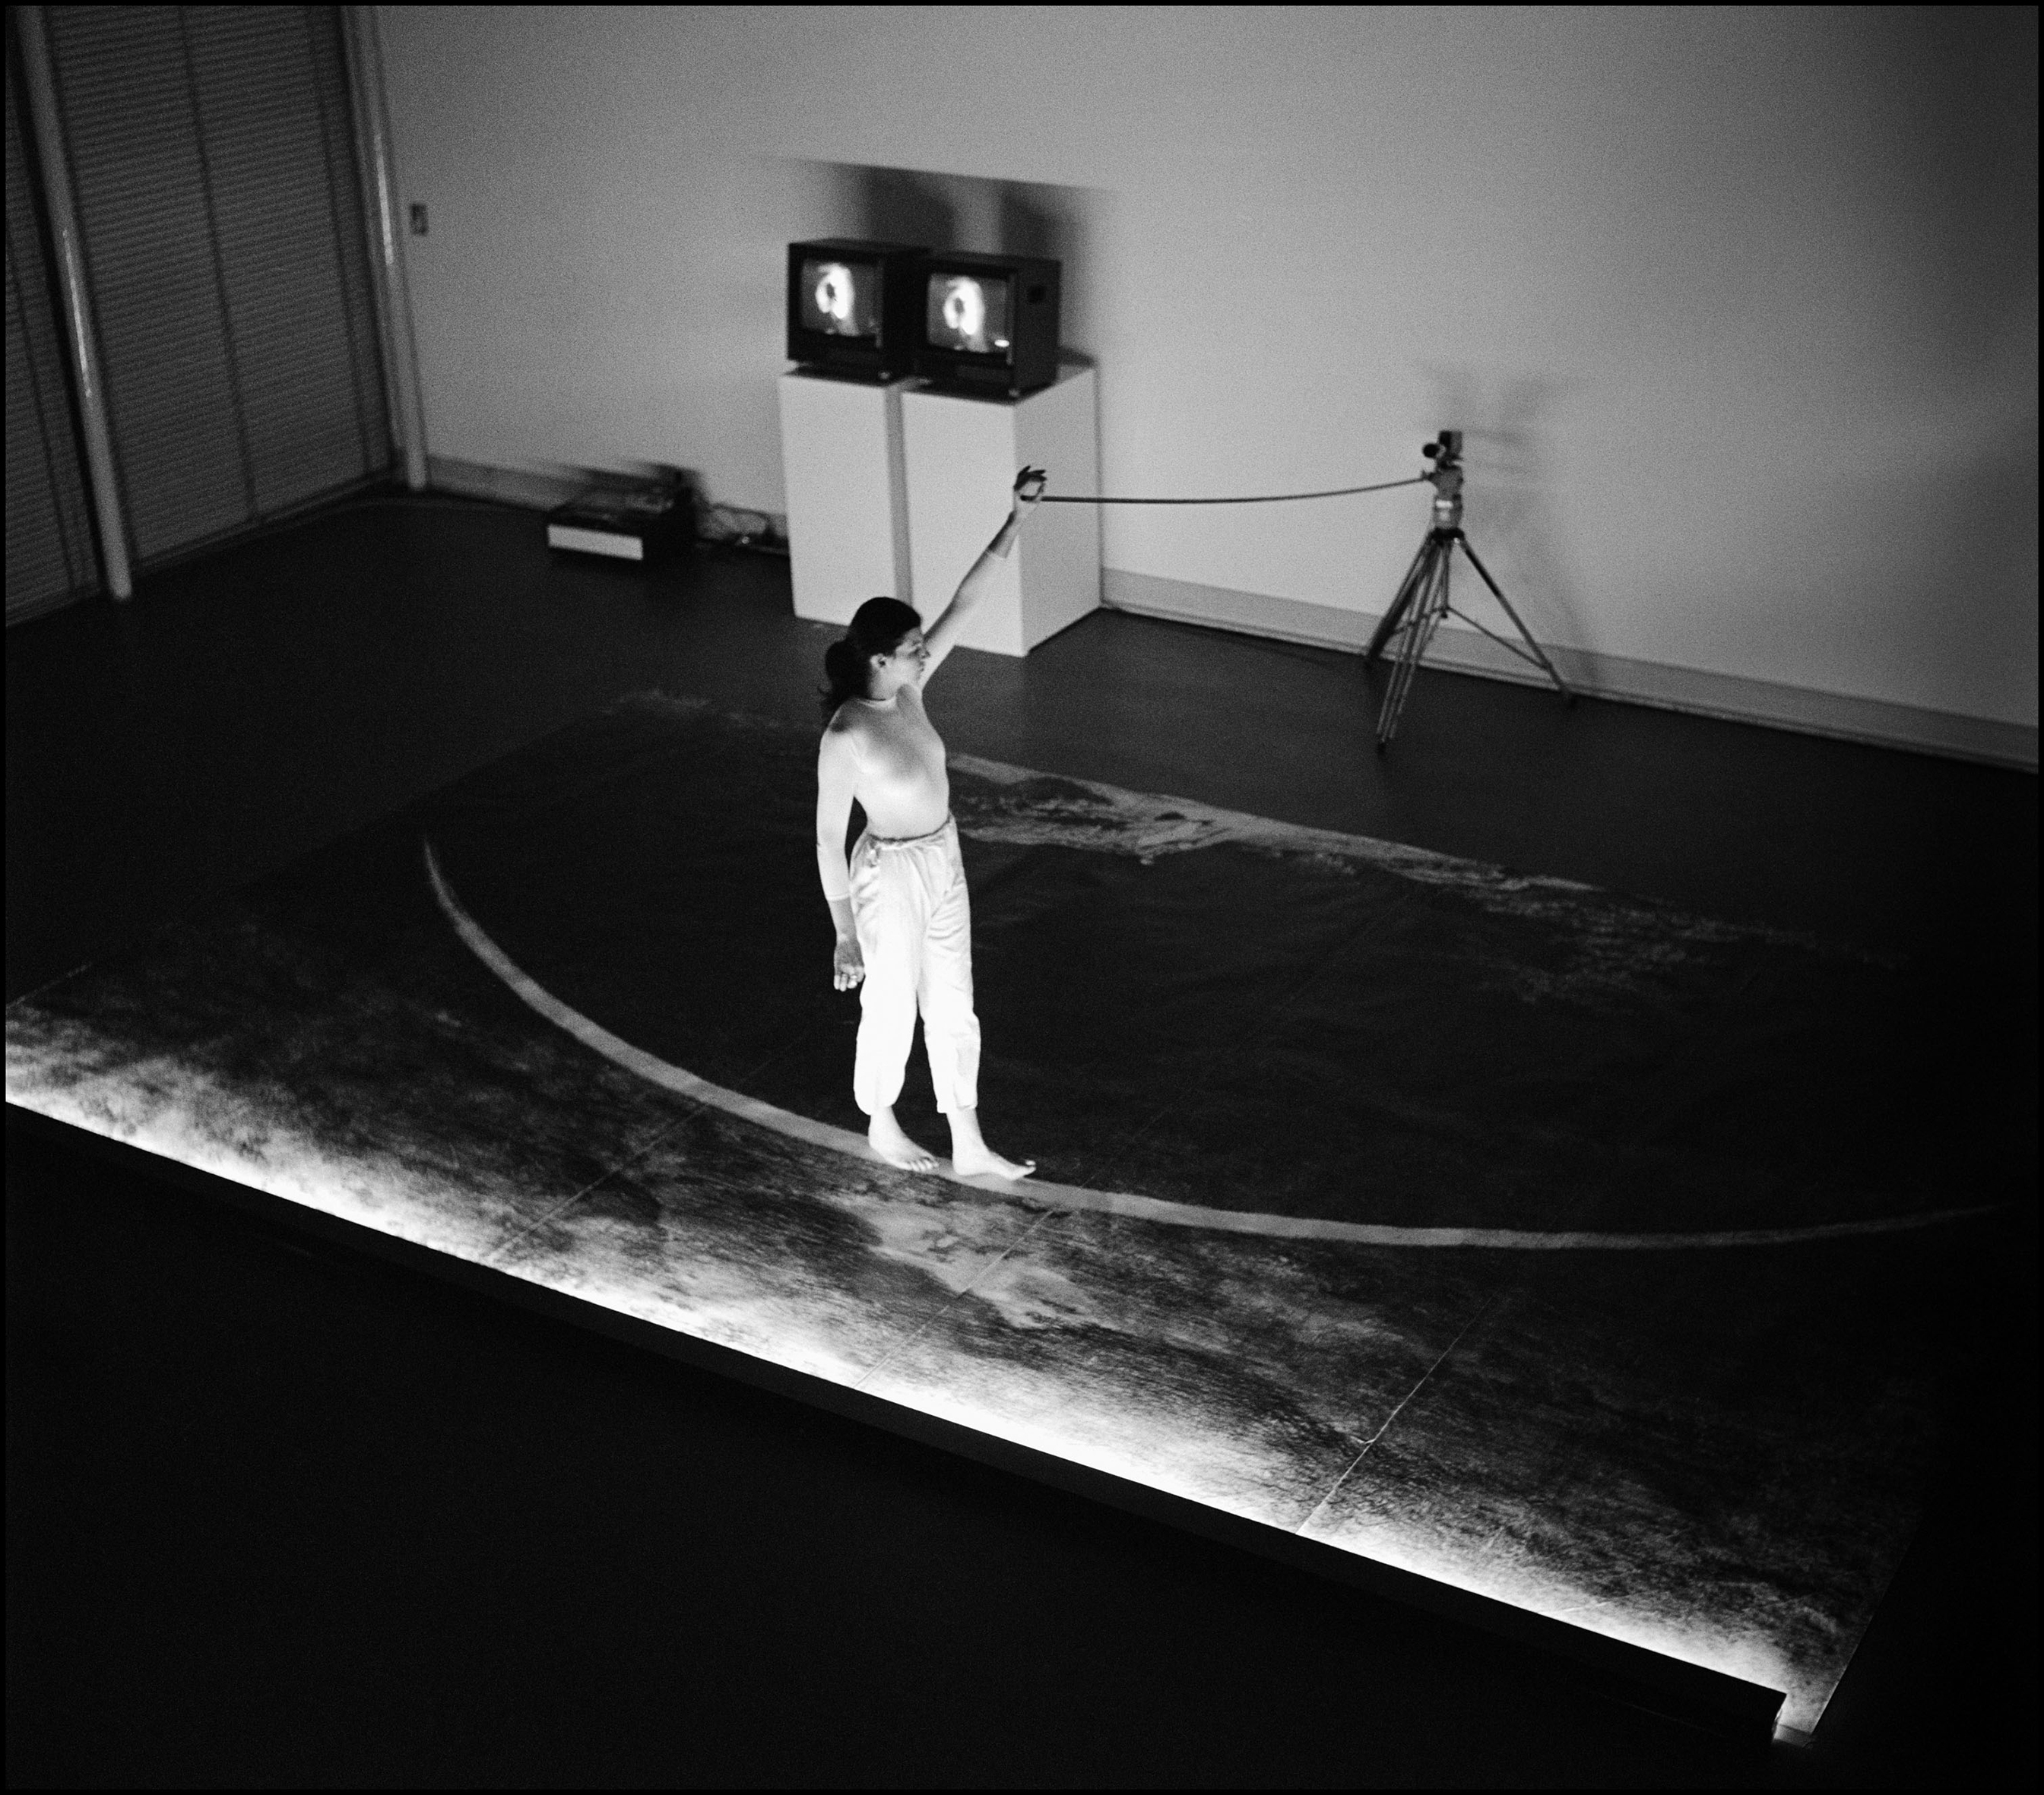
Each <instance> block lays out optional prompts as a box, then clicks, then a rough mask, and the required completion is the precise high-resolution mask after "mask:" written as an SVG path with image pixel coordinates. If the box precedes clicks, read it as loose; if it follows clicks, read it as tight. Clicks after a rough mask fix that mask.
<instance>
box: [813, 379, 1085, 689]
mask: <svg viewBox="0 0 2044 1795" xmlns="http://www.w3.org/2000/svg"><path fill="white" fill-rule="evenodd" d="M1095 390H1096V389H1095V383H1094V380H1093V370H1092V369H1091V368H1066V369H1064V370H1062V371H1061V372H1060V373H1059V374H1058V379H1057V382H1056V384H1055V385H1051V386H1047V387H1045V388H1044V389H1043V390H1042V391H1041V392H1039V393H1031V394H1029V395H1028V397H1026V398H1022V399H982V398H970V399H968V398H962V397H959V396H958V395H957V394H955V393H939V392H937V391H936V390H935V389H932V388H928V387H918V388H916V389H913V390H911V391H909V392H906V393H903V394H902V395H901V439H902V449H903V459H904V463H905V469H906V471H907V476H908V492H909V567H910V574H911V579H912V582H913V586H914V589H915V591H916V595H917V596H916V598H915V599H914V600H912V602H913V604H915V607H916V609H917V610H919V611H920V612H922V614H923V622H924V626H925V627H928V625H929V624H931V623H934V622H935V621H936V618H937V615H938V613H939V612H941V611H942V610H943V608H944V607H945V606H946V605H947V604H949V603H950V602H951V594H952V593H955V592H956V591H957V590H958V584H959V581H961V580H962V579H963V578H964V577H965V576H966V573H967V572H968V571H969V570H970V568H971V566H972V564H973V562H975V561H977V560H978V558H979V555H980V551H981V550H982V549H984V548H985V547H986V545H987V543H989V541H991V540H992V539H993V533H994V531H997V530H998V529H999V528H1000V527H1001V519H1002V518H1003V517H1005V516H1006V515H1007V513H1008V503H1009V493H1010V491H1011V490H1012V488H1013V486H1014V484H1015V476H1016V474H1017V473H1018V472H1020V470H1021V469H1022V468H1023V467H1024V466H1030V467H1041V468H1046V469H1047V470H1049V472H1050V475H1051V490H1052V491H1053V492H1060V491H1062V492H1066V493H1097V492H1098V491H1099V490H1100V486H1099V483H1098V482H1099V478H1100V449H1099V441H1100V439H1099V435H1098V431H1097V423H1096V416H1097V413H1096V409H1095V398H1094V394H1095ZM790 527H792V525H791V526H790ZM1099 604H1100V511H1099V508H1098V507H1097V506H1095V505H1078V504H1047V505H1039V507H1038V508H1036V510H1035V512H1033V513H1032V515H1031V516H1030V519H1029V522H1028V525H1027V526H1026V527H1024V530H1023V532H1022V535H1021V539H1020V541H1018V542H1017V543H1016V545H1015V548H1014V551H1013V553H1012V554H1010V555H1009V558H1008V559H1007V560H1006V561H1005V562H1001V563H1000V564H999V566H998V570H997V575H996V578H995V583H994V586H993V590H992V591H990V592H989V593H987V595H986V596H985V598H984V599H983V600H982V601H981V604H980V606H979V608H978V610H976V611H975V612H974V613H973V615H972V617H971V619H970V621H969V622H968V623H966V628H965V632H964V634H963V635H961V636H960V637H959V642H960V643H961V644H962V646H965V647H967V648H984V649H987V650H991V651H992V652H993V653H994V654H1028V652H1029V650H1031V649H1032V648H1034V647H1035V646H1036V644H1037V643H1038V642H1042V641H1043V640H1044V639H1046V638H1047V637H1049V636H1053V635H1056V634H1057V633H1058V631H1060V630H1062V629H1064V628H1066V627H1067V626H1068V625H1070V624H1072V623H1077V622H1078V620H1079V619H1080V618H1082V617H1083V616H1085V614H1086V613H1087V612H1089V611H1093V610H1096V609H1097V608H1099Z"/></svg>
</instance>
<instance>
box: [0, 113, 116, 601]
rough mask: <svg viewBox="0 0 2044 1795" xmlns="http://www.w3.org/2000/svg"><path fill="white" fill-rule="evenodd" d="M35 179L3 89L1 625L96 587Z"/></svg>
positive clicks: (96, 567) (18, 122) (96, 571)
mask: <svg viewBox="0 0 2044 1795" xmlns="http://www.w3.org/2000/svg"><path fill="white" fill-rule="evenodd" d="M33 179H34V177H33V171H32V170H31V169H30V167H29V159H28V153H27V149H26V146H25V144H24V143H23V140H22V130H21V119H20V118H19V117H18V116H17V113H16V111H15V106H14V83H13V81H12V80H11V79H10V81H9V82H8V83H7V618H8V621H9V622H10V623H11V622H13V621H14V620H15V619H17V618H20V617H25V616H32V615H33V614H34V613H35V612H38V611H46V610H48V609H49V608H51V607H52V605H56V604H62V603H63V601H64V600H66V599H67V598H75V597H76V596H79V594H81V593H86V592H89V591H90V590H91V589H93V588H94V586H96V585H98V582H99V564H98V556H97V555H96V554H95V553H94V549H93V542H92V527H91V524H90V518H89V516H88V513H87V512H86V498H85V475H84V472H83V468H82V467H81V466H80V463H79V452H78V439H77V436H76V435H75V431H73V428H72V425H71V394H70V391H69V389H68V387H67V385H66V383H65V379H64V351H63V338H62V336H61V335H60V332H61V331H62V328H63V326H62V325H61V324H60V322H59V320H58V316H57V313H56V306H55V304H54V303H53V301H52V299H51V297H50V278H49V267H48V262H47V261H46V259H44V255H43V240H42V233H41V231H40V228H39V227H38V225H37V213H36V201H35V190H34V186H33Z"/></svg>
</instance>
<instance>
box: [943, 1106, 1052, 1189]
mask: <svg viewBox="0 0 2044 1795" xmlns="http://www.w3.org/2000/svg"><path fill="white" fill-rule="evenodd" d="M951 1169H952V1171H954V1172H957V1173H959V1175H960V1176H962V1177H966V1178H970V1177H974V1176H978V1174H979V1173H981V1172H987V1173H990V1174H991V1175H992V1176H994V1177H996V1178H1027V1177H1028V1176H1029V1174H1030V1173H1031V1172H1034V1171H1035V1169H1036V1162H1035V1160H1021V1161H1020V1163H1017V1162H1016V1160H1005V1159H1003V1158H1002V1157H1001V1156H1000V1154H998V1153H996V1152H994V1150H993V1149H992V1148H991V1147H989V1146H988V1145H987V1144H986V1138H985V1136H984V1135H982V1133H980V1132H979V1112H978V1110H952V1111H951Z"/></svg>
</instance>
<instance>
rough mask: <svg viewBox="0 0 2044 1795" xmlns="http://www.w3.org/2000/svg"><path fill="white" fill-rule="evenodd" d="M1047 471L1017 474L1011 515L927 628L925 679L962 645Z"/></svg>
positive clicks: (1035, 469) (1037, 469)
mask: <svg viewBox="0 0 2044 1795" xmlns="http://www.w3.org/2000/svg"><path fill="white" fill-rule="evenodd" d="M1043 481H1044V474H1043V469H1041V468H1040V467H1025V468H1024V469H1023V470H1022V471H1021V472H1020V474H1016V476H1015V489H1014V493H1013V495H1012V498H1011V500H1010V501H1009V508H1008V516H1007V519H1006V520H1005V522H1004V523H1003V524H1001V527H1000V528H999V529H998V530H997V531H995V532H994V536H993V541H992V542H990V543H988V544H987V545H986V547H985V548H984V549H982V550H981V551H980V556H979V558H978V560H977V561H975V562H974V563H973V564H972V566H970V568H969V569H968V570H966V576H965V577H964V578H963V579H962V580H961V581H959V589H958V591H957V592H956V593H954V594H953V595H952V597H951V603H950V604H947V605H946V606H945V607H944V608H943V615H941V616H939V618H938V619H937V620H936V622H935V623H932V624H931V625H930V627H928V629H926V630H924V631H923V640H924V642H925V643H926V644H927V645H928V648H929V650H930V658H929V660H928V663H927V664H926V665H924V669H923V683H924V685H928V683H929V680H930V676H931V675H932V673H935V672H936V670H937V669H938V668H939V667H940V666H942V665H943V663H944V661H945V659H946V658H947V656H948V655H949V654H951V650H953V649H954V648H955V647H957V646H958V642H959V634H960V632H961V631H962V630H963V629H964V627H965V623H966V618H968V617H969V616H971V615H972V612H973V608H974V606H976V605H977V604H978V603H979V601H980V600H981V599H982V598H983V597H984V596H985V594H986V589H987V588H988V587H989V585H992V584H993V564H994V563H995V562H997V561H1005V560H1006V559H1007V558H1008V555H1009V550H1012V548H1013V547H1015V538H1016V534H1017V533H1018V532H1019V531H1020V529H1021V527H1022V523H1023V520H1024V519H1025V518H1026V517H1028V515H1029V513H1030V512H1032V511H1034V510H1035V508H1036V502H1037V501H1038V500H1039V499H1041V498H1042V497H1043Z"/></svg>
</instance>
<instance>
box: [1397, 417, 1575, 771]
mask: <svg viewBox="0 0 2044 1795" xmlns="http://www.w3.org/2000/svg"><path fill="white" fill-rule="evenodd" d="M1420 453H1421V454H1422V455H1425V456H1427V458H1429V459H1430V460H1431V461H1433V462H1434V464H1435V465H1434V466H1433V468H1432V470H1431V471H1430V472H1428V473H1427V474H1423V475H1422V476H1421V478H1423V479H1425V480H1427V481H1431V483H1432V485H1433V488H1434V527H1433V528H1431V530H1429V531H1427V539H1426V540H1425V541H1424V542H1423V543H1420V552H1419V553H1418V554H1416V555H1415V556H1414V557H1413V558H1412V566H1411V567H1409V568H1408V569H1407V570H1406V573H1405V577H1404V579H1403V580H1402V581H1400V582H1399V586H1398V596H1397V597H1396V598H1394V599H1393V600H1392V601H1391V608H1390V609H1389V611H1387V612H1385V613H1384V620H1383V622H1381V623H1379V624H1378V625H1377V629H1376V631H1375V633H1374V635H1371V637H1370V646H1369V647H1367V648H1366V649H1365V650H1363V654H1362V664H1363V665H1365V666H1368V665H1370V663H1371V662H1374V661H1375V660H1376V659H1377V657H1378V656H1379V655H1380V654H1384V653H1385V651H1386V650H1387V649H1388V650H1389V654H1390V658H1391V683H1390V684H1389V686H1387V687H1386V688H1385V693H1384V704H1383V706H1382V708H1381V709H1380V710H1379V711H1377V753H1379V754H1382V753H1383V752H1384V750H1385V749H1386V748H1388V747H1389V746H1391V738H1392V737H1393V736H1394V735H1395V734H1397V733H1398V719H1400V717H1402V716H1403V715H1404V714H1405V700H1407V698H1408V697H1409V696H1411V695H1412V676H1413V674H1414V673H1417V672H1418V671H1419V668H1420V657H1421V656H1422V655H1423V654H1425V653H1426V652H1427V645H1428V644H1429V643H1430V642H1432V641H1433V639H1434V632H1435V631H1436V630H1437V629H1439V627H1441V619H1443V617H1445V616H1447V615H1448V613H1449V612H1451V611H1453V612H1454V615H1455V616H1458V617H1460V618H1461V619H1462V621H1463V622H1464V623H1467V624H1468V625H1469V626H1470V628H1471V629H1473V630H1476V631H1480V632H1481V634H1483V635H1487V636H1489V638H1490V639H1491V640H1492V641H1493V642H1496V644H1497V645H1498V646H1499V647H1500V648H1504V649H1508V650H1510V651H1511V652H1512V654H1516V655H1517V656H1518V657H1519V658H1520V660H1522V661H1523V662H1526V663H1527V665H1529V666H1535V667H1538V668H1539V669H1540V670H1541V671H1542V672H1543V673H1545V674H1546V676H1547V677H1548V678H1550V680H1552V681H1554V689H1555V690H1556V691H1557V692H1560V693H1561V695H1562V697H1563V698H1564V699H1565V700H1567V701H1568V702H1569V704H1574V703H1575V701H1576V695H1575V694H1574V693H1573V692H1571V691H1569V688H1568V686H1567V685H1566V683H1565V682H1564V681H1563V680H1562V676H1561V675H1560V674H1559V673H1557V672H1555V670H1554V662H1552V661H1550V660H1549V659H1548V658H1547V656H1546V652H1545V650H1543V649H1542V648H1541V646H1540V645H1539V643H1538V642H1535V640H1534V639H1533V637H1532V635H1531V632H1530V631H1528V630H1527V627H1526V625H1525V624H1524V623H1523V622H1522V621H1521V620H1520V616H1519V613H1518V612H1516V611H1515V610H1513V609H1512V601H1511V600H1509V599H1508V598H1507V597H1506V596H1504V593H1502V592H1501V591H1500V590H1499V589H1498V584H1497V582H1496V581H1495V580H1493V578H1492V577H1490V570H1489V568H1488V567H1486V566H1484V564H1483V563H1482V562H1481V561H1479V560H1477V554H1476V550H1474V549H1473V548H1471V547H1470V542H1469V538H1468V537H1467V536H1466V535H1463V534H1462V432H1461V431H1459V430H1444V431H1442V432H1441V439H1440V440H1439V442H1438V443H1428V444H1427V446H1426V447H1424V448H1423V449H1422V450H1421V451H1420ZM1456 543H1461V544H1462V553H1463V554H1466V555H1467V556H1468V557H1469V560H1470V566H1472V567H1473V568H1474V569H1475V570H1477V573H1481V575H1482V576H1483V583H1484V584H1485V585H1487V586H1488V587H1489V588H1490V592H1491V596H1493V598H1495V599H1496V600H1497V602H1498V603H1499V604H1501V605H1503V606H1504V614H1505V616H1508V617H1509V618H1510V619H1512V625H1513V627H1515V628H1516V629H1517V631H1519V635H1520V642H1523V643H1524V644H1525V646H1523V647H1521V646H1520V642H1507V641H1506V640H1505V639H1504V637H1503V636H1501V635H1498V634H1497V633H1496V631H1494V630H1487V629H1485V628H1484V627H1483V625H1482V624H1481V623H1478V622H1477V620H1476V619H1474V618H1473V617H1471V616H1466V615H1465V614H1464V613H1463V612H1460V611H1455V608H1454V605H1453V604H1451V603H1450V601H1449V596H1448V569H1449V564H1450V562H1452V561H1453V560H1454V552H1455V545H1456Z"/></svg>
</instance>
